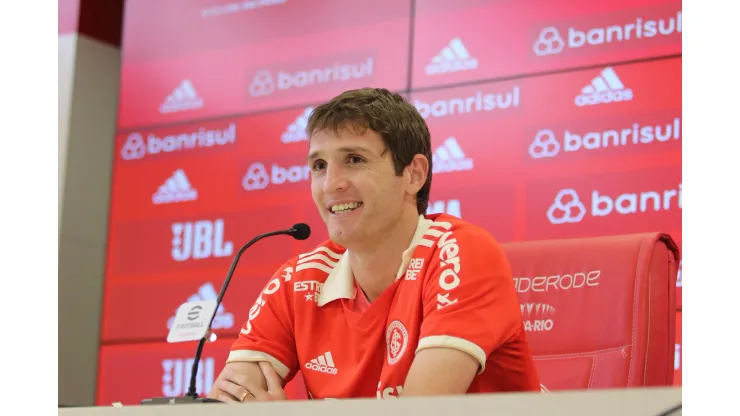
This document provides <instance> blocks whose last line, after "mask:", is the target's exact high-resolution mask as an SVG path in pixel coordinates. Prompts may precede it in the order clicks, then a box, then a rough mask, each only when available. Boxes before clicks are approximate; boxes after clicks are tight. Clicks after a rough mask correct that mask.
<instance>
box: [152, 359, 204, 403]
mask: <svg viewBox="0 0 740 416" xmlns="http://www.w3.org/2000/svg"><path fill="white" fill-rule="evenodd" d="M193 361H194V360H193V359H192V358H190V359H187V360H184V359H173V360H162V394H164V395H165V396H166V397H178V396H184V395H185V393H187V392H188V388H189V387H190V374H191V373H192V372H193ZM213 370H214V360H213V358H204V359H202V360H200V363H199V364H198V376H197V377H196V378H195V389H196V392H197V393H198V394H199V395H203V394H208V392H210V391H211V388H212V387H213V380H214V378H213V376H214V371H213Z"/></svg>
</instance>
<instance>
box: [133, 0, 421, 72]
mask: <svg viewBox="0 0 740 416" xmlns="http://www.w3.org/2000/svg"><path fill="white" fill-rule="evenodd" d="M409 13H410V2H409V0H375V1H352V2H348V1H345V0H311V1H310V2H308V1H293V0H246V1H223V0H189V1H187V2H182V1H180V0H157V1H156V2H153V1H151V0H128V1H127V2H126V14H125V27H124V47H123V59H124V61H126V62H130V61H141V60H153V59H154V60H156V59H160V58H162V57H173V56H181V55H192V54H194V53H198V52H202V51H209V50H215V49H220V48H229V47H233V46H238V45H251V44H259V43H265V42H269V41H273V40H276V39H287V38H305V39H306V40H307V41H308V40H309V38H310V37H309V36H307V35H310V34H314V33H318V32H322V31H327V32H333V31H342V30H345V29H353V28H356V27H357V26H366V25H372V24H375V23H380V22H385V21H388V20H394V19H406V20H408V19H409ZM408 35H409V34H408V31H407V33H405V35H404V36H406V37H407V38H408ZM332 43H333V44H335V45H341V44H346V43H350V42H348V41H347V40H346V39H342V38H336V39H334V40H333V42H332ZM306 45H310V47H307V48H306V49H312V48H315V47H316V46H321V45H315V44H311V43H309V42H306ZM276 52H277V51H273V52H272V53H270V54H269V55H259V56H255V57H253V58H252V59H250V61H252V62H256V61H257V62H258V61H265V60H270V59H274V58H275V57H277V56H281V55H282V56H288V55H291V54H292V51H280V52H279V53H276Z"/></svg>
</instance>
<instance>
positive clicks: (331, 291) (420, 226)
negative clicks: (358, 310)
mask: <svg viewBox="0 0 740 416" xmlns="http://www.w3.org/2000/svg"><path fill="white" fill-rule="evenodd" d="M433 222H434V221H432V220H428V219H426V218H424V216H423V215H419V222H418V223H417V224H416V231H415V232H414V237H413V238H412V239H411V244H410V245H409V247H408V248H407V249H406V250H405V251H404V252H403V255H402V256H401V267H399V268H398V273H397V274H396V280H398V279H400V278H401V277H402V276H403V274H404V272H405V271H406V269H407V268H408V267H409V263H410V262H411V256H412V255H413V254H414V249H416V246H417V245H418V244H419V241H420V240H421V238H422V237H423V236H424V234H425V233H426V232H427V230H428V229H429V227H430V226H431V225H432V223H433ZM348 253H349V250H345V252H344V253H343V254H342V257H341V258H340V259H339V261H338V262H337V265H336V266H335V267H334V269H332V271H331V273H329V277H327V278H326V281H325V282H324V285H323V287H322V288H321V292H320V293H319V296H318V305H319V306H324V305H326V304H327V303H329V302H331V301H334V300H337V299H354V297H355V294H356V293H355V280H354V276H353V275H352V268H351V267H350V265H349V254H348Z"/></svg>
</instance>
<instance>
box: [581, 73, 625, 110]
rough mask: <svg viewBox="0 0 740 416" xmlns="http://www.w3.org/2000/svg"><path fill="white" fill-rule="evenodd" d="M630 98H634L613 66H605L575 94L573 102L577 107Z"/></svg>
mask: <svg viewBox="0 0 740 416" xmlns="http://www.w3.org/2000/svg"><path fill="white" fill-rule="evenodd" d="M632 98H634V94H633V93H632V90H631V89H629V88H626V87H625V86H624V84H623V83H622V80H621V79H619V76H618V75H617V73H616V71H614V68H612V67H607V68H604V69H603V70H602V71H601V73H600V74H599V75H598V76H596V77H594V78H593V79H592V80H591V82H589V83H588V85H586V86H585V87H583V89H581V94H579V95H578V96H576V99H575V103H576V105H577V106H578V107H584V106H587V105H597V104H608V103H616V102H620V101H630V100H632Z"/></svg>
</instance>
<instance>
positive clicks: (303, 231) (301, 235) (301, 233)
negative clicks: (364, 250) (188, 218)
mask: <svg viewBox="0 0 740 416" xmlns="http://www.w3.org/2000/svg"><path fill="white" fill-rule="evenodd" d="M281 234H286V235H289V236H291V237H293V238H295V239H296V240H305V239H307V238H308V237H309V236H310V235H311V227H309V226H308V224H304V223H298V224H295V225H293V227H292V228H289V229H287V230H280V231H271V232H269V233H264V234H260V235H258V236H257V237H255V238H253V239H252V241H250V242H248V243H247V244H245V245H243V246H242V248H240V249H239V251H238V252H237V253H236V255H235V256H234V260H233V261H232V262H231V267H230V268H229V272H228V273H227V274H226V279H225V280H224V283H223V285H222V286H221V292H220V293H219V294H218V298H217V299H216V308H215V309H214V310H213V315H212V316H211V320H210V321H209V322H208V328H207V329H206V335H205V336H204V337H203V338H201V339H200V342H198V349H197V350H196V351H195V360H194V361H193V369H192V372H191V374H190V386H189V387H188V392H187V394H186V395H185V396H182V397H156V398H153V399H144V400H142V401H141V404H184V403H214V402H215V403H221V402H220V401H219V400H216V399H210V398H208V397H203V398H200V397H198V393H197V392H196V390H197V389H196V380H197V376H198V365H199V364H200V356H201V355H202V354H203V348H204V347H205V344H206V338H208V336H209V334H210V331H211V325H213V320H214V319H215V318H216V312H218V308H219V306H221V301H222V300H223V298H224V295H225V294H226V289H228V288H229V283H230V282H231V277H232V276H233V275H234V270H236V265H237V263H238V262H239V258H241V256H242V253H244V251H246V250H247V249H248V248H249V247H251V246H252V244H254V243H256V242H257V241H259V240H261V239H263V238H266V237H271V236H273V235H281ZM206 394H207V393H206Z"/></svg>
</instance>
